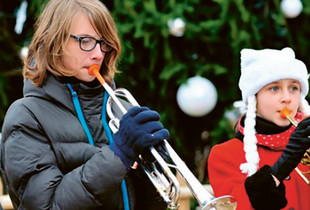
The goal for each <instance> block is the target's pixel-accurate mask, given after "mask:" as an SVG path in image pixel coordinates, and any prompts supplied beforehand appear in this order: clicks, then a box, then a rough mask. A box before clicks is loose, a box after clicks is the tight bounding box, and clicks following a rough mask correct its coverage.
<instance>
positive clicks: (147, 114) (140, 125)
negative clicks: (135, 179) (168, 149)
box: [110, 107, 169, 170]
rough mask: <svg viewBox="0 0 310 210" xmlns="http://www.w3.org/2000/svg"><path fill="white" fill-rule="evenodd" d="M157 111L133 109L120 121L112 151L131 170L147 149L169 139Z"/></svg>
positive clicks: (144, 108)
mask: <svg viewBox="0 0 310 210" xmlns="http://www.w3.org/2000/svg"><path fill="white" fill-rule="evenodd" d="M159 118H160V116H159V114H158V113H157V112H156V111H152V110H150V109H149V108H147V107H132V108H130V109H129V110H128V112H127V113H126V114H125V115H124V116H123V117H122V119H121V120H120V127H119V130H118V131H117V132H116V133H115V134H114V135H113V140H114V142H113V143H112V144H111V145H110V148H111V150H113V151H114V153H115V154H116V155H118V156H119V157H120V159H121V161H122V162H123V164H124V165H125V167H126V169H127V170H129V169H130V167H131V166H132V165H133V163H134V162H135V161H136V160H138V156H139V155H140V154H142V153H143V152H144V151H146V149H147V148H149V147H151V146H154V145H156V144H158V143H160V142H162V141H163V140H164V139H166V138H168V137H169V132H168V130H167V129H164V128H163V125H162V124H161V123H160V122H159V121H158V120H159Z"/></svg>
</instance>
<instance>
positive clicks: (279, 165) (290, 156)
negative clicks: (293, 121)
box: [271, 117, 310, 181]
mask: <svg viewBox="0 0 310 210" xmlns="http://www.w3.org/2000/svg"><path fill="white" fill-rule="evenodd" d="M308 136H310V117H308V118H306V119H304V120H303V121H301V122H300V123H299V125H298V126H297V128H296V130H295V131H294V132H293V133H292V135H291V137H290V140H289V142H288V144H287V145H286V148H285V150H284V151H283V152H282V154H281V157H280V158H279V159H278V160H277V162H276V163H275V164H274V165H273V166H271V170H272V173H273V174H274V175H275V177H277V179H278V180H279V181H283V180H284V179H285V178H286V177H287V176H289V175H290V173H291V172H292V171H293V170H294V169H295V168H296V166H297V165H298V163H299V162H300V160H301V158H302V157H303V155H304V154H305V152H306V151H307V149H308V148H309V147H310V138H309V137H308Z"/></svg>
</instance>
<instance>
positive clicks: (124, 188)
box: [67, 84, 130, 210]
mask: <svg viewBox="0 0 310 210" xmlns="http://www.w3.org/2000/svg"><path fill="white" fill-rule="evenodd" d="M67 86H68V88H69V89H70V91H71V94H72V100H73V104H74V107H75V110H76V113H77V115H78V119H79V121H80V123H81V125H82V127H83V129H84V131H85V133H86V136H87V139H88V142H89V143H90V144H91V145H94V140H93V137H92V135H91V133H90V131H89V129H88V126H87V124H86V121H85V118H84V115H83V112H82V108H81V105H80V102H79V99H78V95H77V93H76V92H75V91H74V90H73V88H72V87H71V85H70V84H67ZM107 101H108V93H107V92H105V93H104V99H103V106H102V115H101V122H102V125H103V128H104V131H105V133H106V135H107V138H108V141H109V143H110V144H111V143H113V138H112V132H111V130H110V127H109V126H108V123H107V122H106V112H105V107H106V105H107ZM127 192H128V191H127V186H126V182H125V179H123V180H122V194H123V202H124V209H125V210H130V208H129V199H128V193H127Z"/></svg>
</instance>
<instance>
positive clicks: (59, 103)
mask: <svg viewBox="0 0 310 210" xmlns="http://www.w3.org/2000/svg"><path fill="white" fill-rule="evenodd" d="M72 87H73V89H74V90H75V91H76V92H77V93H78V96H79V101H80V104H81V107H82V110H83V114H84V117H85V120H86V123H87V125H88V127H89V130H90V132H91V134H92V137H93V139H94V142H95V146H93V145H90V144H89V143H88V139H87V137H86V134H85V132H84V130H83V127H82V126H81V124H80V122H79V120H78V118H77V115H76V111H75V108H74V105H73V102H72V98H71V93H70V90H69V89H68V87H67V86H66V84H65V83H63V82H59V81H58V80H56V79H55V77H53V76H49V77H48V78H47V81H46V83H45V85H44V86H43V87H41V88H37V87H35V86H34V85H33V84H32V83H31V82H30V81H29V80H25V84H24V97H23V98H22V99H19V100H17V101H15V102H14V103H13V104H12V105H11V106H10V108H9V109H8V111H7V114H6V117H5V120H4V124H3V128H2V143H1V172H2V176H3V178H4V180H5V182H6V185H7V189H8V191H9V194H10V197H11V200H12V202H13V204H14V207H15V208H18V209H31V210H34V209H40V210H42V209H65V210H67V209H123V201H122V200H123V199H122V194H121V182H122V180H123V179H124V178H125V177H126V182H127V188H128V191H129V200H130V205H131V209H165V204H164V203H163V202H162V201H161V199H160V198H159V197H158V194H157V193H156V192H155V190H154V188H153V186H151V183H150V182H149V180H147V179H146V176H145V174H144V173H141V172H140V171H139V170H136V171H130V172H129V173H126V170H125V167H124V165H123V164H122V162H121V161H120V159H119V158H118V156H116V155H115V154H114V153H113V151H112V150H110V149H109V147H108V141H107V139H106V137H105V133H104V129H103V126H102V123H101V110H102V105H103V95H104V90H103V88H102V86H101V85H97V86H95V87H89V86H87V85H85V84H82V83H75V84H72ZM141 185H142V188H141V187H140V186H141ZM133 206H135V207H133Z"/></svg>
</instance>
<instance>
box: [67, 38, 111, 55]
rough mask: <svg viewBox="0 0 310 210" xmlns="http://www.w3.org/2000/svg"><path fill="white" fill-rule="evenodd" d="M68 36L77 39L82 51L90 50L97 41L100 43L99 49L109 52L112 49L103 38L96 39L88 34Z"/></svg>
mask: <svg viewBox="0 0 310 210" xmlns="http://www.w3.org/2000/svg"><path fill="white" fill-rule="evenodd" d="M70 37H71V38H73V39H76V40H77V41H79V45H80V48H81V50H83V51H87V52H89V51H92V50H93V49H94V48H95V47H96V45H97V43H99V44H100V50H101V51H102V52H109V51H110V50H111V49H112V47H111V46H110V45H108V44H107V43H106V42H105V41H104V40H97V39H95V38H93V37H89V36H75V35H70Z"/></svg>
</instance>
